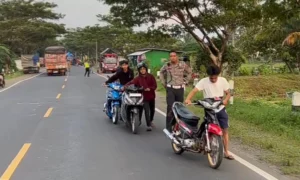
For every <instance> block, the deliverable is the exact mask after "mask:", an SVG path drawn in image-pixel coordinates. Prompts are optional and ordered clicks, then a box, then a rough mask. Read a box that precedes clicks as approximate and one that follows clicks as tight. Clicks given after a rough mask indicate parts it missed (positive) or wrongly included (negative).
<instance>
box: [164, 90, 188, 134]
mask: <svg viewBox="0 0 300 180" xmlns="http://www.w3.org/2000/svg"><path fill="white" fill-rule="evenodd" d="M183 100H184V88H180V89H174V88H170V87H167V117H166V128H167V130H169V131H170V132H171V130H172V125H174V123H175V121H173V119H174V115H173V112H172V105H173V103H174V102H175V101H177V102H183Z"/></svg>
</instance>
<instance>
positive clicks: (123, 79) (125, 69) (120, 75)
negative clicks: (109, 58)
mask: <svg viewBox="0 0 300 180" xmlns="http://www.w3.org/2000/svg"><path fill="white" fill-rule="evenodd" d="M119 64H120V66H121V68H122V70H119V71H117V72H116V73H115V74H114V75H113V76H111V77H110V78H109V79H108V80H107V81H106V82H105V83H104V85H107V84H109V83H112V82H114V81H116V80H119V81H120V84H122V85H125V84H127V83H128V82H130V81H131V80H132V79H133V78H134V75H133V71H132V70H131V69H130V68H129V66H128V61H127V60H122V61H120V62H119Z"/></svg>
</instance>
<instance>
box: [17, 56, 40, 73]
mask: <svg viewBox="0 0 300 180" xmlns="http://www.w3.org/2000/svg"><path fill="white" fill-rule="evenodd" d="M21 65H22V69H23V73H24V74H28V73H39V72H40V67H39V56H38V55H21Z"/></svg>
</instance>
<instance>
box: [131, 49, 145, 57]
mask: <svg viewBox="0 0 300 180" xmlns="http://www.w3.org/2000/svg"><path fill="white" fill-rule="evenodd" d="M149 51H150V50H148V51H137V52H134V53H131V54H128V55H127V56H140V55H142V54H145V53H146V52H149Z"/></svg>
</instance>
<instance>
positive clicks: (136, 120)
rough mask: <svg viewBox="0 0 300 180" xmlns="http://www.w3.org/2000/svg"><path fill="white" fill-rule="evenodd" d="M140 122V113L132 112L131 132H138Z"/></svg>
mask: <svg viewBox="0 0 300 180" xmlns="http://www.w3.org/2000/svg"><path fill="white" fill-rule="evenodd" d="M139 124H140V115H139V113H132V114H131V132H132V133H133V134H137V133H138V127H139Z"/></svg>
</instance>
